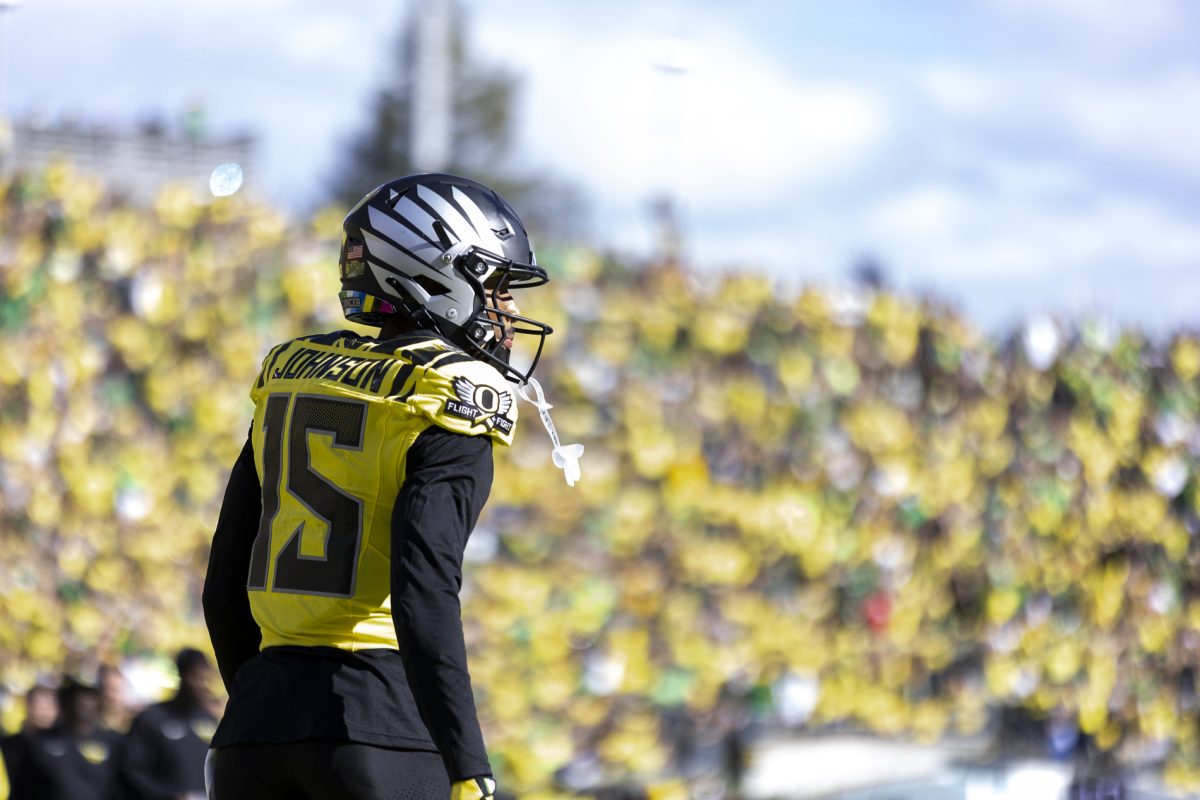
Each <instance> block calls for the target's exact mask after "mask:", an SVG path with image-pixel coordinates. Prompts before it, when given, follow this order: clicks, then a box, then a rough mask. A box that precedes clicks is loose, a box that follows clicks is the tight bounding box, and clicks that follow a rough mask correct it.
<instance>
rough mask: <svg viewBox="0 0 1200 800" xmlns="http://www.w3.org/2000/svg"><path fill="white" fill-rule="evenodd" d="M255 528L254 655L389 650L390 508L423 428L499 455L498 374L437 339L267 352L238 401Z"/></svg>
mask: <svg viewBox="0 0 1200 800" xmlns="http://www.w3.org/2000/svg"><path fill="white" fill-rule="evenodd" d="M250 397H251V398H252V399H253V400H254V405H255V410H254V423H253V429H252V431H251V436H252V439H253V446H254V463H255V468H256V470H257V472H258V478H259V483H260V485H261V486H262V501H263V503H262V517H261V520H260V523H259V529H258V536H257V537H256V539H255V541H254V547H253V550H252V552H251V557H250V573H249V577H248V580H247V584H246V587H247V589H248V590H249V594H250V608H251V611H252V612H253V614H254V619H255V621H256V622H257V623H258V626H259V628H260V629H261V630H262V647H263V648H267V647H273V646H277V645H302V646H310V647H311V646H332V647H338V648H341V649H343V650H361V649H365V648H378V647H391V648H395V647H396V646H397V642H396V631H395V627H394V625H393V622H392V613H391V597H390V594H391V588H390V575H391V573H390V568H389V564H390V558H391V535H392V531H391V518H392V507H393V505H394V503H395V501H396V496H397V494H398V493H399V491H400V487H401V486H402V485H403V484H404V471H405V456H406V454H407V453H408V449H409V448H410V447H411V446H412V444H413V442H415V441H416V439H417V437H418V436H419V435H420V434H421V432H422V431H424V430H425V429H427V428H428V427H430V426H431V425H438V426H441V427H443V428H446V429H448V430H451V431H454V432H457V433H463V434H467V435H473V436H487V437H490V438H491V439H492V440H493V441H495V442H497V443H500V444H505V445H507V444H511V443H512V436H513V428H514V425H515V423H516V419H517V407H516V398H515V396H514V394H513V391H512V389H511V388H510V387H509V386H508V384H507V383H506V382H505V380H504V379H503V378H502V377H501V376H500V373H499V372H497V371H496V370H495V369H493V368H492V367H490V366H489V365H487V364H484V363H482V362H480V361H476V360H475V359H473V358H471V357H470V356H467V355H466V354H464V353H463V352H462V351H460V350H458V349H456V348H454V347H453V346H452V345H449V344H447V343H446V342H444V341H442V340H441V339H437V338H429V337H427V336H410V337H401V338H399V339H393V340H389V341H386V342H379V341H376V340H375V339H367V338H363V337H359V336H357V335H356V334H354V333H351V332H349V331H339V332H336V333H330V334H323V335H319V336H308V337H302V338H300V339H295V340H292V341H290V342H285V343H284V344H281V345H279V346H277V347H275V348H274V349H273V350H271V352H269V353H268V354H267V357H266V358H265V359H264V361H263V368H262V371H261V373H260V374H259V377H258V380H257V381H256V382H255V384H254V387H253V389H251V392H250Z"/></svg>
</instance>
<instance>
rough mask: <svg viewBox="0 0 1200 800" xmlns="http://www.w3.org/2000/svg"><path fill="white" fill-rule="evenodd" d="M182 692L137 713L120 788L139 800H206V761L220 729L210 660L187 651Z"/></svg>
mask: <svg viewBox="0 0 1200 800" xmlns="http://www.w3.org/2000/svg"><path fill="white" fill-rule="evenodd" d="M175 666H176V667H177V668H178V670H179V691H178V692H176V693H175V696H174V697H172V698H171V699H170V700H167V701H166V702H164V703H158V704H157V705H152V706H150V707H149V708H147V709H146V710H145V711H143V712H142V713H140V714H138V715H137V717H136V718H135V719H134V720H133V724H132V725H131V726H130V728H129V736H128V738H127V740H126V744H125V750H124V754H123V758H122V759H121V766H120V772H121V784H122V788H123V789H124V790H125V791H126V793H127V796H128V797H130V798H135V799H136V800H193V799H194V798H203V797H204V757H205V755H207V753H208V742H209V740H210V739H211V738H212V735H213V731H214V730H216V727H217V720H216V717H214V716H213V715H212V711H211V706H212V694H213V692H212V688H211V687H212V683H213V681H214V680H215V679H216V670H215V669H213V666H212V664H211V663H210V662H209V660H208V657H207V656H205V655H204V654H203V653H201V652H200V651H199V650H193V649H191V648H184V649H183V650H181V651H179V655H178V656H177V657H176V658H175Z"/></svg>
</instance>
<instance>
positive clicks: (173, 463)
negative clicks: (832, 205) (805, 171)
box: [0, 165, 1200, 798]
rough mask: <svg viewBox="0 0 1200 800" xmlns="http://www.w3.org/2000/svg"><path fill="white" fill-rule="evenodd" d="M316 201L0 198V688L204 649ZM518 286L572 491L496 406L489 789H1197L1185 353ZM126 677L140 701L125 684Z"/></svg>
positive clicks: (332, 216) (479, 629)
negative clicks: (216, 533)
mask: <svg viewBox="0 0 1200 800" xmlns="http://www.w3.org/2000/svg"><path fill="white" fill-rule="evenodd" d="M341 215H342V210H330V211H328V212H322V213H319V214H317V215H316V216H315V217H314V219H313V220H312V221H310V222H307V223H305V224H303V225H301V224H296V223H289V222H287V221H286V220H285V219H284V217H283V216H281V215H280V214H279V213H277V212H275V211H274V210H272V209H270V208H267V207H264V206H262V205H259V204H257V203H255V202H253V201H251V200H248V199H246V198H245V197H243V196H241V195H235V196H233V197H230V198H220V199H216V200H214V199H212V198H207V199H202V198H199V197H197V196H196V195H195V194H194V193H193V192H192V191H191V190H190V189H185V188H179V187H177V188H171V189H168V190H165V191H164V192H163V193H162V194H161V195H160V197H159V199H158V201H157V203H156V204H155V205H154V207H153V208H152V209H142V208H135V207H132V206H130V205H128V204H126V203H124V202H122V201H121V199H120V198H117V197H114V196H112V195H110V194H108V193H106V191H105V188H104V187H103V186H102V185H100V184H98V183H97V182H95V181H93V180H91V179H89V178H87V177H85V176H82V175H79V174H76V173H74V172H73V171H72V170H71V169H70V168H69V167H67V166H65V165H60V166H57V167H54V168H52V169H50V170H48V171H47V172H46V173H44V174H40V175H34V176H26V177H19V178H14V179H12V180H11V181H10V182H9V183H7V185H0V336H2V337H3V339H2V341H3V346H2V347H0V392H2V396H3V401H2V402H0V414H2V415H3V425H2V427H0V542H2V547H3V549H4V552H5V556H6V557H5V564H4V567H3V568H2V569H0V602H2V603H3V606H4V609H5V612H4V614H3V616H2V617H0V686H2V687H3V691H5V692H7V695H6V698H7V699H6V700H5V705H4V707H3V711H4V714H3V720H4V722H5V723H6V727H7V728H8V729H10V730H11V729H13V728H15V726H16V725H17V724H19V722H20V713H21V712H20V706H21V704H20V703H19V702H18V700H19V699H20V697H21V696H22V695H23V694H24V693H25V691H26V690H27V689H29V687H30V686H32V685H34V684H35V683H37V682H38V680H39V679H41V678H42V677H43V676H45V675H47V674H50V673H53V672H55V671H61V670H66V671H67V672H72V671H77V670H80V669H84V668H87V667H88V665H96V664H117V665H125V666H126V669H127V672H128V673H129V674H134V673H136V675H137V676H142V677H141V680H142V682H143V683H148V684H151V685H150V686H149V688H146V687H145V686H142V687H140V688H139V686H136V685H135V687H134V689H135V692H143V693H145V694H146V695H147V696H150V695H153V694H154V692H155V691H161V688H158V689H156V688H155V687H156V686H157V684H154V681H153V680H152V679H151V678H148V677H145V676H147V675H153V674H156V673H154V672H153V670H149V671H147V670H144V669H143V668H142V667H143V666H144V665H145V664H147V663H153V661H154V659H161V657H162V654H169V653H173V652H174V651H176V650H178V649H179V648H180V647H183V646H186V645H189V644H190V645H199V644H200V643H203V642H206V636H205V633H204V628H203V621H202V619H201V613H200V608H199V589H200V584H201V581H202V579H203V572H204V565H205V563H206V555H207V542H208V539H209V537H210V535H211V530H212V527H213V525H214V523H215V519H216V512H217V508H218V506H219V503H220V498H221V493H222V490H223V488H224V481H225V479H226V476H227V475H228V471H229V468H230V466H231V465H232V463H233V461H234V459H235V457H236V455H237V452H238V450H239V448H240V447H241V445H242V443H243V436H244V432H245V430H246V427H247V425H248V423H249V420H250V416H251V405H250V403H249V400H248V397H247V392H248V388H249V385H250V382H251V381H252V379H253V377H254V375H255V373H256V371H257V369H258V367H259V359H260V358H261V356H262V354H263V353H264V352H265V351H266V349H267V348H268V347H269V346H270V345H271V344H274V343H276V342H278V341H282V340H284V339H286V338H289V337H292V336H296V335H299V334H301V333H309V332H313V331H316V330H329V329H335V328H340V327H348V325H347V324H346V323H345V322H344V321H343V320H342V319H341V316H340V310H339V309H338V305H337V303H336V300H335V293H336V289H337V276H336V267H335V265H336V262H337V252H338V251H337V248H338V244H339V241H338V236H339V231H340V220H341ZM539 261H541V262H542V263H544V264H547V265H549V269H550V270H551V275H552V276H553V278H554V282H553V283H552V284H550V285H549V286H548V287H546V288H545V289H539V290H537V291H533V292H530V293H528V294H527V295H526V296H525V297H522V298H519V299H520V301H521V304H522V307H523V308H524V310H525V311H527V312H529V313H530V314H531V316H533V317H535V318H540V319H546V320H548V321H550V322H551V324H553V325H554V326H555V328H556V333H555V335H554V336H552V337H551V338H550V340H549V341H548V355H547V357H546V360H545V361H544V362H543V364H544V366H542V367H540V368H539V374H540V376H541V378H542V380H543V382H544V383H545V384H546V386H547V394H548V395H549V397H550V400H551V402H554V403H555V404H556V407H555V412H554V413H555V415H556V417H557V418H558V419H557V422H558V426H559V428H560V429H561V430H562V431H563V435H564V437H566V438H567V439H570V440H575V439H581V440H582V441H583V442H584V443H585V444H586V445H587V448H588V450H587V455H586V456H585V458H584V462H583V480H582V482H581V483H580V484H579V485H578V486H577V487H576V488H575V489H568V488H567V487H566V486H565V484H564V483H563V481H562V478H561V476H560V474H559V473H558V472H557V471H556V470H555V469H554V468H553V466H552V465H551V464H550V459H549V453H548V446H547V445H546V443H545V438H544V436H543V435H542V433H541V432H540V431H538V430H535V427H536V426H537V420H536V418H535V417H534V416H533V415H532V414H528V413H526V414H525V415H524V422H523V426H524V427H525V432H524V433H523V434H521V435H519V436H518V437H517V439H518V442H517V445H516V446H515V447H514V448H513V449H512V450H511V451H507V452H499V453H498V454H497V472H496V485H495V488H494V490H493V495H492V500H491V502H490V503H489V507H488V510H487V512H485V516H484V518H483V520H481V522H480V525H479V527H478V529H477V530H476V533H475V535H474V536H473V538H472V541H471V543H470V546H469V549H468V552H467V558H468V562H469V563H468V570H467V584H466V586H465V588H464V618H465V621H466V629H467V636H468V642H469V646H470V648H471V667H472V674H473V678H474V681H475V685H476V687H477V691H478V693H479V696H480V711H481V714H482V717H483V723H484V728H485V733H486V735H487V739H488V744H489V751H490V753H491V754H492V757H493V763H494V766H495V767H496V768H497V770H498V772H499V775H500V777H501V780H502V785H507V786H509V787H510V788H512V789H515V790H517V791H518V792H519V793H520V796H521V797H531V798H537V797H553V796H556V794H555V792H559V793H561V792H564V791H581V792H586V791H591V790H592V789H594V787H596V786H603V785H614V784H619V783H621V782H622V781H626V780H628V781H635V782H637V783H639V784H641V785H649V786H651V787H653V792H652V796H657V797H663V798H667V797H674V796H685V795H682V794H680V791H681V790H680V789H679V788H678V787H679V786H680V785H682V784H681V781H688V780H692V779H695V778H696V776H697V774H698V773H699V772H701V771H703V770H705V769H707V768H708V766H706V765H711V764H713V763H717V764H720V765H723V772H724V774H725V775H726V776H727V777H728V778H730V779H732V780H734V781H736V779H737V775H738V773H739V770H740V769H742V766H743V762H744V758H743V753H744V750H745V746H746V742H747V739H748V738H749V737H753V736H755V735H760V734H761V733H762V732H764V731H770V732H775V733H781V732H787V733H789V734H797V735H808V734H809V733H813V732H818V733H819V732H822V731H827V730H833V729H837V730H846V729H865V730H868V731H873V732H877V733H879V734H881V735H885V736H898V737H911V738H915V739H918V740H921V741H932V740H937V739H940V738H943V737H951V736H963V735H976V734H981V733H986V732H989V731H996V730H998V729H1000V728H1002V727H1003V726H1004V725H1005V724H1007V723H1006V722H1005V721H1006V720H1012V719H1014V718H1019V719H1020V720H1022V721H1023V722H1022V724H1021V725H1019V726H1016V727H1018V728H1020V730H1022V731H1025V733H1024V734H1022V735H1023V736H1024V737H1025V739H1027V740H1028V741H1026V742H1024V744H1025V745H1026V746H1027V747H1030V748H1032V749H1034V750H1037V751H1039V752H1044V753H1047V754H1050V755H1057V756H1062V757H1066V756H1068V755H1070V754H1072V753H1077V752H1081V751H1082V750H1085V749H1086V750H1087V751H1088V752H1091V753H1095V754H1109V756H1110V760H1112V761H1115V762H1118V763H1124V764H1130V765H1138V764H1152V765H1156V766H1158V765H1160V766H1162V767H1163V769H1164V774H1165V776H1166V779H1167V781H1168V783H1169V784H1171V785H1174V786H1176V787H1190V788H1197V787H1200V731H1198V729H1197V723H1196V712H1197V710H1198V707H1200V702H1198V700H1197V674H1196V669H1195V664H1196V663H1197V657H1198V655H1200V579H1198V578H1197V575H1200V572H1198V571H1197V566H1198V561H1200V540H1198V538H1197V534H1198V533H1200V481H1198V479H1197V470H1196V461H1197V456H1198V455H1200V380H1198V378H1200V336H1198V335H1197V334H1196V333H1195V332H1192V333H1184V332H1181V333H1179V334H1177V335H1174V336H1172V337H1169V338H1164V339H1162V340H1155V341H1151V340H1148V339H1147V338H1146V337H1145V336H1143V335H1142V334H1140V333H1139V332H1138V331H1136V330H1119V329H1116V328H1114V327H1113V326H1112V325H1110V324H1107V323H1105V322H1104V321H1103V320H1096V321H1093V322H1089V323H1084V324H1081V325H1079V326H1068V325H1065V324H1063V323H1060V322H1058V321H1054V320H1050V319H1043V320H1040V321H1036V322H1034V323H1031V324H1029V325H1028V326H1027V327H1025V328H1024V329H1023V330H1021V331H1018V332H1015V333H1014V334H1013V335H1012V336H1010V337H1008V338H1005V339H998V338H996V337H989V336H986V335H984V334H982V333H981V332H980V331H978V330H977V329H975V328H974V327H972V325H971V324H970V322H969V321H968V320H964V319H962V318H960V317H959V316H957V315H956V314H955V312H954V311H953V310H951V309H949V308H946V307H943V306H941V305H939V304H938V303H937V302H935V301H930V300H915V299H911V298H907V297H903V296H899V295H897V294H894V293H892V292H889V291H886V290H882V289H873V288H870V287H859V288H855V289H846V290H819V289H811V288H810V289H806V290H804V291H801V292H798V293H781V292H779V291H777V290H776V289H775V288H774V287H773V285H772V283H771V282H770V281H769V280H768V279H766V278H765V277H763V276H760V275H754V274H740V275H736V276H726V277H712V276H709V277H706V276H700V275H693V274H690V273H687V272H685V271H683V270H681V269H679V268H676V267H674V266H672V265H640V264H630V263H623V262H621V261H619V260H614V259H611V258H607V257H604V256H602V255H600V254H597V253H595V252H591V251H588V250H584V249H577V248H576V249H572V248H563V249H559V250H556V251H555V250H551V249H549V248H543V249H542V250H541V251H540V252H539ZM131 680H133V681H134V683H135V684H137V683H138V679H136V678H131Z"/></svg>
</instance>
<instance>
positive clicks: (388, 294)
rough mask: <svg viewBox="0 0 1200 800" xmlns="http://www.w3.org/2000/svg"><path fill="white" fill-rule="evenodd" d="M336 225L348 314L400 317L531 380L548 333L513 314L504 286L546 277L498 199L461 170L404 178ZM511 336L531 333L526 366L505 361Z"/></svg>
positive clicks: (367, 319) (369, 320)
mask: <svg viewBox="0 0 1200 800" xmlns="http://www.w3.org/2000/svg"><path fill="white" fill-rule="evenodd" d="M342 229H343V231H344V234H345V235H344V238H343V241H342V253H341V259H340V264H339V266H340V270H341V277H342V291H341V292H340V295H339V296H340V298H341V301H342V311H343V313H344V314H345V315H346V318H347V319H349V320H351V321H352V322H360V323H363V324H365V325H375V326H382V325H383V324H384V320H385V319H386V318H387V316H388V315H390V314H406V315H408V316H409V317H410V318H411V319H412V321H413V322H414V324H416V325H418V326H420V327H422V328H429V329H432V330H434V331H436V332H437V333H439V334H440V335H441V336H443V337H445V338H446V339H447V340H448V341H450V342H451V343H453V344H455V345H457V346H458V347H461V348H462V349H463V350H464V351H465V352H466V353H467V354H468V355H470V356H472V357H474V358H477V359H479V360H481V361H484V362H485V363H488V364H491V365H492V366H493V367H495V368H496V369H498V370H499V371H500V372H501V374H503V375H504V376H505V377H506V378H508V379H509V380H512V381H515V382H517V383H525V382H526V381H528V380H529V377H530V376H531V375H532V374H533V370H534V369H535V368H536V367H537V362H538V359H540V358H541V354H542V347H543V346H544V344H545V340H546V337H547V336H548V335H550V333H552V329H551V327H550V326H549V325H547V324H546V323H544V322H539V321H537V320H533V319H529V318H528V317H524V316H521V315H520V314H519V313H516V312H515V311H514V310H513V308H514V305H513V303H512V296H511V294H510V292H511V291H512V290H514V289H527V288H531V287H534V286H541V285H542V284H544V283H546V282H547V281H548V280H549V277H548V276H547V275H546V271H545V270H544V269H542V268H541V267H539V266H537V261H536V260H535V259H534V255H533V249H532V247H531V246H530V244H529V237H528V235H527V234H526V232H525V226H524V225H523V224H522V223H521V220H520V218H519V217H518V216H517V212H516V211H514V210H513V208H512V206H510V205H509V204H508V203H507V202H506V201H505V200H504V198H502V197H501V196H500V195H498V194H497V193H496V192H495V191H493V190H492V189H489V188H488V187H487V186H484V185H483V184H481V183H479V182H478V181H473V180H471V179H469V178H462V177H459V176H457V175H446V174H440V173H430V174H420V175H410V176H408V177H405V178H399V179H397V180H394V181H389V182H388V183H385V184H383V185H382V186H379V187H378V188H376V189H375V190H373V191H372V192H370V193H369V194H368V195H367V196H366V197H364V198H363V199H362V200H360V201H359V202H358V204H357V205H355V206H354V208H352V209H351V210H350V213H349V214H347V215H346V219H345V220H344V222H343V223H342ZM517 335H523V336H532V337H537V342H536V346H535V348H534V349H533V359H532V361H531V362H530V364H529V367H528V369H525V370H521V369H518V368H516V367H515V366H512V365H510V364H509V352H510V348H511V346H512V342H513V339H514V338H515V337H516V336H517Z"/></svg>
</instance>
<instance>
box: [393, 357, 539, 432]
mask: <svg viewBox="0 0 1200 800" xmlns="http://www.w3.org/2000/svg"><path fill="white" fill-rule="evenodd" d="M408 404H409V406H411V407H412V408H413V409H414V410H416V411H417V412H418V413H420V414H422V415H424V416H425V417H427V418H428V419H429V420H430V421H432V422H433V423H434V424H436V425H438V426H440V427H442V428H445V429H447V430H450V431H454V432H455V433H464V434H467V435H469V436H490V437H491V438H492V439H493V440H494V441H496V442H498V443H499V444H505V445H508V444H512V438H513V431H514V430H515V428H516V423H517V397H516V394H515V393H514V392H513V390H512V387H511V386H509V385H508V382H507V381H506V380H504V378H503V377H501V375H500V373H499V372H497V371H496V370H495V369H493V368H492V367H490V366H488V365H487V364H484V363H483V362H482V361H476V360H475V359H473V358H468V357H465V356H464V357H463V358H461V359H459V358H441V359H436V360H434V361H432V362H431V363H430V365H429V367H428V368H427V369H425V370H423V371H422V374H421V375H420V376H419V377H418V378H417V384H416V387H415V389H414V391H413V394H412V395H411V396H410V397H409V398H408Z"/></svg>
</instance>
